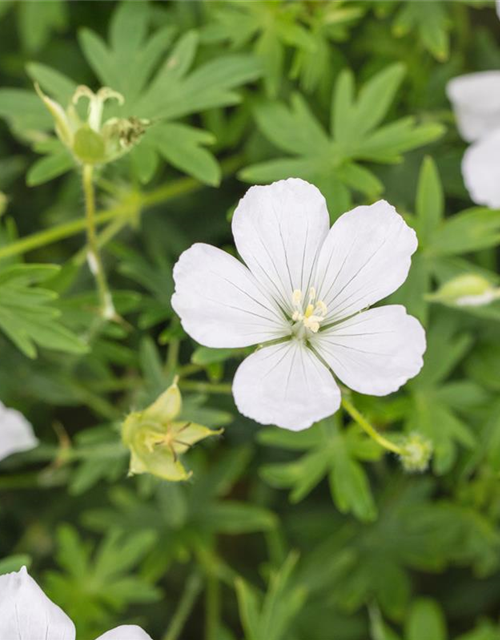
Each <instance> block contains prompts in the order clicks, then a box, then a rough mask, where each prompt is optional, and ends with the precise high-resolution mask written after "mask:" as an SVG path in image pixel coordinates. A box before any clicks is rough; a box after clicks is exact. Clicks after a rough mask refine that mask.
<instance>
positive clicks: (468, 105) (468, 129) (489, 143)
mask: <svg viewBox="0 0 500 640" xmlns="http://www.w3.org/2000/svg"><path fill="white" fill-rule="evenodd" d="M497 6H498V5H497ZM446 89H447V94H448V98H449V99H450V102H451V103H452V105H453V109H454V111H455V115H456V118H457V126H458V130H459V132H460V135H461V136H462V138H463V139H464V140H465V141H466V142H471V143H472V144H471V146H470V147H469V148H468V149H467V151H466V152H465V155H464V158H463V161H462V175H463V179H464V182H465V186H466V187H467V189H468V191H469V195H470V197H471V200H472V201H473V202H475V203H476V204H479V205H486V206H487V207H490V208H492V209H497V208H500V71H483V72H481V73H471V74H468V75H465V76H459V77H458V78H453V80H451V81H450V82H449V83H448V85H447V88H446Z"/></svg>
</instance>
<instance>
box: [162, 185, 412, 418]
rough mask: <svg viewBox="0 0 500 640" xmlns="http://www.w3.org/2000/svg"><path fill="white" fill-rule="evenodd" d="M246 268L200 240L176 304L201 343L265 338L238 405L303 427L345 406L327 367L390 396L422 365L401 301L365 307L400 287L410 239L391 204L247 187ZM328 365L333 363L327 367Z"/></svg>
mask: <svg viewBox="0 0 500 640" xmlns="http://www.w3.org/2000/svg"><path fill="white" fill-rule="evenodd" d="M232 229H233V235H234V239H235V243H236V248H237V249H238V252H239V254H240V256H241V257H242V258H243V260H244V261H245V263H246V266H245V265H243V264H242V263H241V262H239V261H238V260H236V259H235V258H233V257H232V256H231V255H229V254H228V253H225V252H224V251H221V250H220V249H216V248H215V247H212V246H209V245H206V244H195V245H193V246H192V247H191V248H190V249H188V250H187V251H185V252H184V253H183V254H182V255H181V257H180V259H179V261H178V263H177V264H176V266H175V268H174V279H175V284H176V289H175V293H174V296H173V298H172V305H173V307H174V309H175V311H176V312H177V313H178V315H179V316H180V318H181V321H182V325H183V327H184V329H185V330H186V332H187V333H188V334H190V335H191V336H192V337H193V338H194V339H195V340H197V341H198V342H200V343H201V344H203V345H205V346H208V347H247V346H251V345H256V344H263V348H261V349H258V350H257V351H256V352H255V353H253V354H252V355H250V356H249V357H248V358H247V359H246V360H244V362H243V363H242V364H241V365H240V367H239V369H238V371H237V372H236V376H235V379H234V383H233V394H234V398H235V402H236V405H237V407H238V409H239V411H240V412H241V413H242V414H243V415H246V416H248V417H250V418H253V419H254V420H256V421H257V422H261V423H263V424H275V425H278V426H280V427H284V428H286V429H292V430H300V429H305V428H307V427H309V426H311V424H313V423H314V422H316V421H318V420H321V419H322V418H325V417H326V416H328V415H331V414H332V413H334V412H335V411H337V409H338V408H339V405H340V390H339V387H338V385H337V384H336V382H335V380H334V378H333V376H332V374H331V371H333V373H334V374H335V375H336V376H337V377H338V378H340V380H342V382H344V383H345V384H346V385H348V386H349V387H351V388H352V389H354V390H356V391H359V392H361V393H367V394H371V395H386V394H388V393H391V392H393V391H396V390H397V389H399V387H400V386H401V385H402V384H404V383H405V382H406V381H407V380H408V379H409V378H412V377H413V376H415V375H416V374H417V373H418V372H419V370H420V368H421V367H422V354H423V352H424V351H425V334H424V331H423V329H422V327H421V326H420V324H419V322H418V321H417V320H416V319H415V318H412V317H411V316H408V315H407V314H406V311H405V309H404V307H402V306H399V305H391V306H387V307H382V308H377V309H371V310H369V311H366V308H367V307H368V306H370V305H372V304H374V303H376V302H378V301H379V300H381V299H383V298H385V297H386V296H388V295H389V294H390V293H392V292H393V291H395V290H396V289H398V288H399V287H400V286H401V284H402V283H403V282H404V281H405V279H406V277H407V274H408V270H409V268H410V256H411V255H412V253H413V252H414V251H415V249H416V248H417V238H416V235H415V233H414V231H413V230H412V229H410V228H409V227H408V226H407V225H406V224H405V222H404V220H403V218H402V217H401V216H400V215H399V214H398V213H397V212H396V211H395V209H394V208H393V207H391V206H390V205H389V204H388V203H387V202H385V201H383V200H382V201H380V202H377V203H376V204H373V205H371V206H362V207H357V208H355V209H353V210H352V211H349V212H348V213H346V214H344V215H343V216H342V217H341V218H340V219H339V220H337V222H336V223H335V224H334V225H333V227H332V228H331V229H329V216H328V210H327V207H326V202H325V199H324V198H323V196H322V195H321V193H320V192H319V191H318V189H317V188H316V187H314V186H313V185H310V184H308V183H307V182H304V181H303V180H298V179H289V180H282V181H280V182H275V183H274V184H272V185H270V186H265V187H252V188H251V189H250V190H249V191H248V193H247V194H246V195H245V197H244V198H243V199H242V200H241V201H240V203H239V205H238V207H237V209H236V211H235V213H234V217H233V223H232ZM330 369H331V371H330Z"/></svg>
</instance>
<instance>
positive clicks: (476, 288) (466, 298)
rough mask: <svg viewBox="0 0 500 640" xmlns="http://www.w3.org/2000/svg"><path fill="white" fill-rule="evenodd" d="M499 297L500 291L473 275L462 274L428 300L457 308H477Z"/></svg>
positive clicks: (483, 279)
mask: <svg viewBox="0 0 500 640" xmlns="http://www.w3.org/2000/svg"><path fill="white" fill-rule="evenodd" d="M498 297H500V289H498V288H496V287H494V286H493V285H492V284H491V282H489V281H488V280H486V278H483V277H482V276H480V275H478V274H475V273H468V274H463V275H461V276H457V277H456V278H452V279H451V280H449V281H448V282H446V283H445V284H444V285H443V286H442V287H440V288H439V289H438V291H436V292H435V293H433V294H431V295H429V296H427V299H428V300H432V301H436V302H442V303H444V304H448V305H453V306H457V307H477V306H482V305H485V304H489V303H490V302H493V300H496V299H497V298H498Z"/></svg>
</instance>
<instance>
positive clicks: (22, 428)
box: [0, 402, 38, 637]
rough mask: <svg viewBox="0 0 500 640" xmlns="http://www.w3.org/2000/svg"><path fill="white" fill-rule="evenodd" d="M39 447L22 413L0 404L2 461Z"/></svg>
mask: <svg viewBox="0 0 500 640" xmlns="http://www.w3.org/2000/svg"><path fill="white" fill-rule="evenodd" d="M37 445H38V440H37V439H36V438H35V435H34V434H33V427H32V426H31V424H30V423H29V422H28V421H27V420H26V418H25V417H24V416H23V415H22V413H19V411H16V410H15V409H8V408H7V407H5V406H4V405H3V404H2V403H1V402H0V460H3V459H4V458H7V457H8V456H10V455H11V454H13V453H19V452H21V451H28V450H29V449H34V448H35V447H36V446H37ZM0 637H1V636H0Z"/></svg>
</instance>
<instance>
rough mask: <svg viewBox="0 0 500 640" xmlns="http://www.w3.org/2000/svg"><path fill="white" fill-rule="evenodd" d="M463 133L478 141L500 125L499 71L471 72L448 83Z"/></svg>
mask: <svg viewBox="0 0 500 640" xmlns="http://www.w3.org/2000/svg"><path fill="white" fill-rule="evenodd" d="M446 93H447V95H448V99H449V100H450V102H451V104H452V105H453V110H454V112H455V116H456V118H457V127H458V131H459V132H460V135H461V136H462V138H463V139H464V140H465V141H466V142H475V141H476V140H480V139H481V138H483V137H484V136H485V135H489V134H490V133H491V132H492V131H494V130H495V129H497V128H499V127H500V71H482V72H480V73H469V74H467V75H465V76H458V77H457V78H453V80H450V82H448V84H447V86H446Z"/></svg>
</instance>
